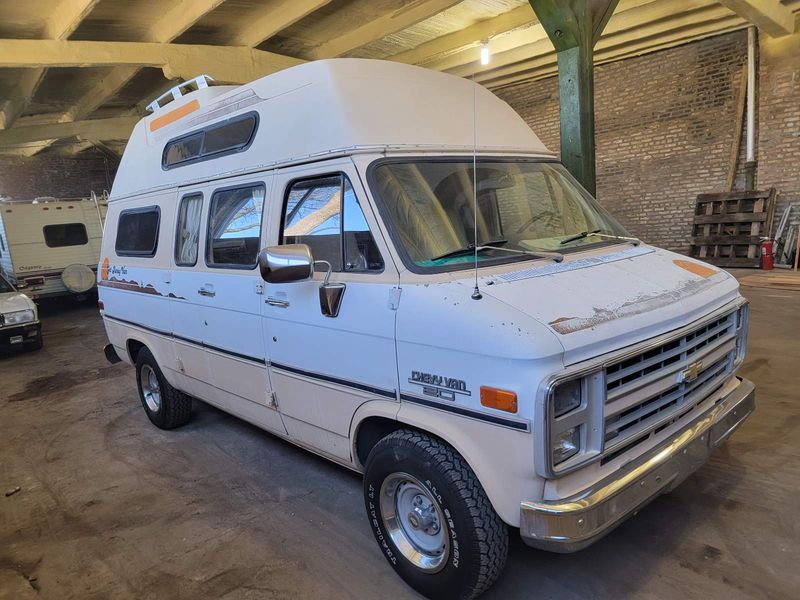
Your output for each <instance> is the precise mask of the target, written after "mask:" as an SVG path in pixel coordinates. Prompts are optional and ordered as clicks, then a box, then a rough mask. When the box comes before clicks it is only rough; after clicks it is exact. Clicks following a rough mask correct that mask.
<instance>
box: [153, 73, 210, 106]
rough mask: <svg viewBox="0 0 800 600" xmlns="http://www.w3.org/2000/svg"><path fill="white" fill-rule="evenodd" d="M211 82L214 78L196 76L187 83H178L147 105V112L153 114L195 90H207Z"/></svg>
mask: <svg viewBox="0 0 800 600" xmlns="http://www.w3.org/2000/svg"><path fill="white" fill-rule="evenodd" d="M212 81H214V78H213V77H211V75H198V76H197V77H195V78H194V79H190V80H189V81H184V82H183V83H179V84H178V85H176V86H175V87H173V88H171V89H170V90H169V91H166V92H164V93H163V94H161V95H160V96H159V97H158V98H156V99H155V100H153V101H152V102H151V103H150V104H148V105H147V110H149V111H150V112H153V113H154V112H156V111H157V110H158V109H159V108H162V107H163V106H166V105H167V104H169V103H170V102H173V101H174V100H178V99H180V98H182V97H183V96H184V94H188V93H191V92H194V91H195V90H202V89H203V88H207V87H208V86H209V84H210V83H211V82H212Z"/></svg>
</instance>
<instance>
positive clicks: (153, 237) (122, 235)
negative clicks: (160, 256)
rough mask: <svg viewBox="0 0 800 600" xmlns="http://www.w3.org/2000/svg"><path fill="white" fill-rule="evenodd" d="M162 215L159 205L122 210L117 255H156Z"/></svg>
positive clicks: (116, 246)
mask: <svg viewBox="0 0 800 600" xmlns="http://www.w3.org/2000/svg"><path fill="white" fill-rule="evenodd" d="M160 217H161V211H160V210H159V208H158V207H157V206H148V207H146V208H135V209H132V210H124V211H122V212H121V213H120V215H119V222H118V224H117V240H116V244H115V249H116V252H117V255H118V256H155V254H156V247H157V245H158V226H159V221H160Z"/></svg>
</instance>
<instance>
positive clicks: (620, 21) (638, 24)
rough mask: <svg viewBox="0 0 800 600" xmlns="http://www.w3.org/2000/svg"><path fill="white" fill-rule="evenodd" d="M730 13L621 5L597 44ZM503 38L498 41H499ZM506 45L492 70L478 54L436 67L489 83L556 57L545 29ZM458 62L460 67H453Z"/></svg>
mask: <svg viewBox="0 0 800 600" xmlns="http://www.w3.org/2000/svg"><path fill="white" fill-rule="evenodd" d="M727 15H730V11H727V10H726V9H725V8H723V7H721V6H720V5H719V4H718V3H717V2H716V1H715V0H665V1H664V0H659V1H656V2H654V1H652V0H650V1H646V2H641V1H639V2H638V3H634V2H625V0H623V1H622V2H620V3H619V8H618V9H617V12H615V13H614V16H613V17H612V18H611V19H610V20H609V22H608V25H607V26H606V29H605V31H604V33H603V36H602V37H601V38H600V40H599V41H598V42H597V47H598V48H607V47H608V46H609V44H614V45H619V44H626V43H635V42H636V41H637V40H638V39H640V38H641V37H644V36H650V35H658V33H659V32H661V31H672V30H674V29H675V28H676V27H684V26H688V25H691V24H698V23H700V22H702V21H704V20H709V19H710V20H713V19H718V18H724V17H725V16H727ZM499 41H500V39H498V42H499ZM503 42H505V43H504V45H502V46H499V48H498V50H497V51H496V52H495V51H494V50H495V49H494V46H492V50H493V52H492V58H491V63H490V64H489V66H488V67H485V66H481V65H480V62H479V61H478V57H477V56H476V55H474V54H473V55H465V56H458V57H456V56H453V57H451V63H450V64H448V65H436V68H440V69H444V70H447V72H448V73H451V74H453V75H460V76H462V77H468V76H472V74H473V73H474V74H475V78H476V80H478V81H481V80H485V79H487V78H489V77H491V76H492V73H494V72H496V71H502V72H504V73H505V72H507V71H510V70H513V69H515V68H516V65H517V64H518V63H523V62H525V61H530V60H535V59H536V58H537V57H539V56H542V55H548V54H552V55H553V56H555V53H554V49H553V45H552V44H551V43H549V39H548V38H547V34H546V33H545V32H544V29H542V27H541V26H538V25H537V26H534V27H532V28H530V29H526V30H522V31H520V32H514V33H513V34H510V35H509V39H508V40H503ZM453 63H457V64H455V65H454V64H453Z"/></svg>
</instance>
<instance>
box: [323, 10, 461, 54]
mask: <svg viewBox="0 0 800 600" xmlns="http://www.w3.org/2000/svg"><path fill="white" fill-rule="evenodd" d="M460 1H461V0H413V1H412V2H410V3H408V4H406V5H405V6H403V7H402V8H398V9H397V10H394V11H392V12H390V13H387V14H382V15H380V16H378V17H376V18H375V19H372V20H370V21H368V22H367V23H364V24H363V25H361V26H360V27H355V28H354V29H351V30H350V31H345V32H344V33H341V34H339V35H337V36H335V37H332V38H331V39H329V40H327V41H325V42H323V43H322V44H320V45H319V46H317V47H316V48H315V49H314V50H313V51H312V52H311V55H310V58H312V59H320V58H333V57H336V56H341V55H342V54H345V53H347V52H350V51H351V50H354V49H356V48H360V47H361V46H365V45H367V44H369V43H370V42H374V41H375V40H379V39H381V38H384V37H386V36H387V35H391V34H392V33H396V32H398V31H402V30H403V29H406V28H408V27H411V26H412V25H416V24H417V23H419V22H420V21H424V20H425V19H427V18H429V17H432V16H433V15H435V14H438V13H440V12H442V11H443V10H446V9H448V8H450V7H451V6H454V5H455V4H458V3H459V2H460Z"/></svg>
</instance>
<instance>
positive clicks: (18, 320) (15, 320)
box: [3, 308, 36, 325]
mask: <svg viewBox="0 0 800 600" xmlns="http://www.w3.org/2000/svg"><path fill="white" fill-rule="evenodd" d="M35 320H36V315H35V313H34V312H33V310H31V309H30V308H29V309H27V310H17V311H15V312H10V313H6V314H4V315H3V322H4V323H5V324H6V325H21V324H22V323H29V322H31V321H35Z"/></svg>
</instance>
